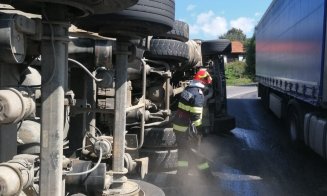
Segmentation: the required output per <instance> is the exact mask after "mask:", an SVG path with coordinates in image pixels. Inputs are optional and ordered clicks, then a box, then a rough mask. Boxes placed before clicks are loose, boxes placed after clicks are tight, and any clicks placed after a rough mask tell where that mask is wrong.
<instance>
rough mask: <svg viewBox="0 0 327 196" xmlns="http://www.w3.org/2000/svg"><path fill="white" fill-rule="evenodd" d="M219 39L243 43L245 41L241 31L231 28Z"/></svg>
mask: <svg viewBox="0 0 327 196" xmlns="http://www.w3.org/2000/svg"><path fill="white" fill-rule="evenodd" d="M219 39H229V40H230V41H240V42H242V43H244V42H245V41H246V35H245V34H244V33H243V31H242V30H241V29H236V28H232V29H230V30H229V31H227V33H225V34H224V35H222V36H220V37H219Z"/></svg>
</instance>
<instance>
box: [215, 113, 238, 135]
mask: <svg viewBox="0 0 327 196" xmlns="http://www.w3.org/2000/svg"><path fill="white" fill-rule="evenodd" d="M235 127H236V122H235V117H234V116H229V115H227V116H223V117H220V118H216V119H215V120H214V128H213V129H212V133H213V134H219V133H222V132H229V131H231V130H233V129H234V128H235Z"/></svg>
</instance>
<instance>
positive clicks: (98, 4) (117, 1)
mask: <svg viewBox="0 0 327 196" xmlns="http://www.w3.org/2000/svg"><path fill="white" fill-rule="evenodd" d="M4 2H5V3H10V4H11V5H12V6H14V7H15V8H16V9H18V10H22V11H25V12H29V13H35V14H42V6H43V5H44V3H49V4H50V5H51V4H62V5H67V6H68V7H70V9H69V12H70V13H74V14H75V16H84V15H88V14H90V13H94V14H106V13H110V12H116V11H120V10H123V9H126V8H128V7H130V6H132V5H135V4H136V3H137V0H106V1H89V0H69V1H68V0H60V1H58V0H30V1H20V0H10V1H9V0H5V1H4Z"/></svg>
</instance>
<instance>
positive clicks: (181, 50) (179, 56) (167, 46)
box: [145, 39, 189, 62]
mask: <svg viewBox="0 0 327 196" xmlns="http://www.w3.org/2000/svg"><path fill="white" fill-rule="evenodd" d="M188 52H189V51H188V45H187V44H186V43H184V42H181V41H176V40H169V39H152V40H151V43H150V51H147V52H146V53H145V57H147V58H149V59H159V60H172V61H179V62H182V61H187V60H188V58H189V54H188Z"/></svg>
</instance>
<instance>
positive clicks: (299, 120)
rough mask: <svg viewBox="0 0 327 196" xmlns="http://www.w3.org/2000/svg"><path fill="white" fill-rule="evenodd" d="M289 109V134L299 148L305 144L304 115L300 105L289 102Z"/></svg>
mask: <svg viewBox="0 0 327 196" xmlns="http://www.w3.org/2000/svg"><path fill="white" fill-rule="evenodd" d="M288 105H289V107H288V108H289V109H288V115H287V116H288V120H287V121H288V132H289V137H290V139H291V142H292V143H294V144H295V145H297V146H299V145H301V144H302V142H303V138H304V131H303V124H304V115H303V110H302V109H301V107H300V105H299V104H298V103H297V102H296V101H294V100H291V101H290V102H289V104H288Z"/></svg>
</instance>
